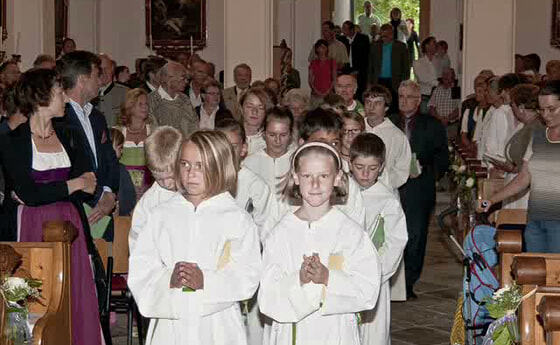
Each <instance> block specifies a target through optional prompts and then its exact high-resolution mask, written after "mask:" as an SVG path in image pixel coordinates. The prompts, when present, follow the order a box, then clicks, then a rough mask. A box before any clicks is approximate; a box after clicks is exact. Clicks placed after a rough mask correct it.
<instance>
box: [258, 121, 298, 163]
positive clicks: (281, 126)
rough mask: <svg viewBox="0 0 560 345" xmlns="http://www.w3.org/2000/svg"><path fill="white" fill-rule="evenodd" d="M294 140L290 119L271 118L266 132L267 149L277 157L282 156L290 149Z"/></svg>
mask: <svg viewBox="0 0 560 345" xmlns="http://www.w3.org/2000/svg"><path fill="white" fill-rule="evenodd" d="M291 140H292V135H291V128H290V126H289V123H288V121H283V120H274V119H273V120H270V121H269V122H268V125H266V131H265V132H264V141H266V150H267V152H268V153H269V154H271V155H274V156H275V157H280V156H282V155H284V154H285V153H286V152H287V151H288V145H290V142H291Z"/></svg>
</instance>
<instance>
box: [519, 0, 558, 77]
mask: <svg viewBox="0 0 560 345" xmlns="http://www.w3.org/2000/svg"><path fill="white" fill-rule="evenodd" d="M515 4H516V16H515V20H516V22H515V35H516V37H515V53H519V54H523V55H526V54H530V53H537V54H539V56H540V58H541V73H545V66H546V63H547V62H548V61H549V60H555V59H560V49H558V48H553V47H552V46H551V45H550V35H551V32H550V31H551V26H552V25H551V22H552V0H537V1H527V0H515Z"/></svg>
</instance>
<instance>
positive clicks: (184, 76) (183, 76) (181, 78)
mask: <svg viewBox="0 0 560 345" xmlns="http://www.w3.org/2000/svg"><path fill="white" fill-rule="evenodd" d="M169 78H176V79H179V80H181V81H186V80H187V79H188V78H187V76H186V75H170V76H169Z"/></svg>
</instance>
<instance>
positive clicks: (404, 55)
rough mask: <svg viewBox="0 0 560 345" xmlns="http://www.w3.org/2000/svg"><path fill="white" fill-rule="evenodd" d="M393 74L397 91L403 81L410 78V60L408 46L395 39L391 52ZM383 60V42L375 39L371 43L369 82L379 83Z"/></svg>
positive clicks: (394, 86)
mask: <svg viewBox="0 0 560 345" xmlns="http://www.w3.org/2000/svg"><path fill="white" fill-rule="evenodd" d="M391 55H392V56H391V75H392V79H393V80H392V82H393V90H394V91H397V90H398V89H399V85H400V84H401V81H403V80H407V79H409V78H410V62H409V61H408V48H407V47H406V44H404V43H402V42H400V41H393V49H392V53H391ZM382 60H383V42H382V41H375V42H373V43H372V44H371V47H370V53H369V66H368V70H369V74H368V82H369V83H370V84H377V81H378V79H379V75H380V74H381V61H382Z"/></svg>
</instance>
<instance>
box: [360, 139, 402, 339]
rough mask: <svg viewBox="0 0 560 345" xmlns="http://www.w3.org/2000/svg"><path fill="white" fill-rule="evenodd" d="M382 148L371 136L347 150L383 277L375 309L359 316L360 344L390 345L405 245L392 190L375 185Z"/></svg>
mask: <svg viewBox="0 0 560 345" xmlns="http://www.w3.org/2000/svg"><path fill="white" fill-rule="evenodd" d="M384 160H385V144H384V143H383V140H381V138H379V137H378V136H376V135H375V134H372V133H362V134H360V135H358V136H357V137H356V138H355V139H354V141H353V142H352V145H351V146H350V170H351V171H352V176H353V180H355V181H356V182H357V183H358V184H359V185H360V188H361V195H362V197H363V201H364V205H365V208H366V230H367V232H368V234H369V236H370V238H371V240H372V241H373V244H374V245H375V247H376V248H377V251H378V253H379V256H380V261H381V267H382V276H381V289H380V294H379V299H378V302H377V306H376V307H375V308H374V309H372V310H368V311H365V312H362V324H361V325H360V334H361V337H362V339H361V340H362V344H365V345H373V344H376V345H377V344H390V342H391V338H390V325H391V287H390V278H391V277H392V276H393V275H394V274H395V273H396V271H397V269H398V267H399V264H400V262H401V260H402V256H403V252H404V248H405V246H406V242H407V241H408V233H407V230H406V220H405V217H404V212H403V210H402V207H401V204H400V202H399V200H398V199H397V197H396V196H395V194H394V193H393V190H392V188H390V187H388V186H386V185H385V184H384V183H383V182H382V181H378V177H379V174H380V173H381V172H382V171H383V167H384V164H385V162H384Z"/></svg>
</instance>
